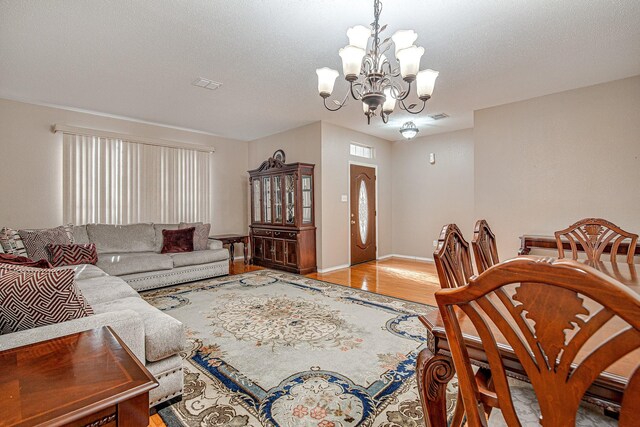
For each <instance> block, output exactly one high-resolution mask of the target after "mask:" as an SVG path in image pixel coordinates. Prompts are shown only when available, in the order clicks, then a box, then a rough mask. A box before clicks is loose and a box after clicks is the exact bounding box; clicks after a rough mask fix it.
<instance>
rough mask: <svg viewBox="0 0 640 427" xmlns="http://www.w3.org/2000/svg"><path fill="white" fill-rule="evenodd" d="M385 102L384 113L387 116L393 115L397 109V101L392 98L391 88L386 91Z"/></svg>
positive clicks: (383, 105)
mask: <svg viewBox="0 0 640 427" xmlns="http://www.w3.org/2000/svg"><path fill="white" fill-rule="evenodd" d="M384 96H385V101H384V104H382V111H383V112H384V113H385V114H391V113H393V109H394V108H396V99H395V98H394V97H393V96H391V88H390V87H388V88H386V89H385V90H384Z"/></svg>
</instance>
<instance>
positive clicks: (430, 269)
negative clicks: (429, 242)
mask: <svg viewBox="0 0 640 427" xmlns="http://www.w3.org/2000/svg"><path fill="white" fill-rule="evenodd" d="M307 277H310V278H312V279H318V280H323V281H325V282H331V283H337V284H339V285H344V286H350V287H352V288H357V289H364V290H366V291H370V292H375V293H378V294H382V295H388V296H391V297H396V298H402V299H406V300H409V301H414V302H420V303H423V304H429V305H436V300H435V298H434V294H435V292H436V291H437V290H438V289H440V282H439V281H438V274H437V272H436V266H435V264H433V263H430V262H424V261H414V260H407V259H402V258H389V259H385V260H382V261H371V262H366V263H363V264H358V265H354V266H352V267H348V268H344V269H341V270H336V271H331V272H329V273H313V274H308V275H307Z"/></svg>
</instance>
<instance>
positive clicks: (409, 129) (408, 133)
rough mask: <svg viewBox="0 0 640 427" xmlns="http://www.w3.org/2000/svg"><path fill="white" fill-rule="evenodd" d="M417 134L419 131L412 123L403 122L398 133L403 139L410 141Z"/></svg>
mask: <svg viewBox="0 0 640 427" xmlns="http://www.w3.org/2000/svg"><path fill="white" fill-rule="evenodd" d="M418 132H420V131H419V130H418V127H417V126H416V124H415V123H413V122H405V123H404V124H403V125H402V127H401V128H400V133H401V134H402V136H403V137H404V138H405V139H411V138H413V137H415V136H416V135H417V134H418Z"/></svg>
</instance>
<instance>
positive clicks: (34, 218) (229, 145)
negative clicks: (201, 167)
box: [0, 99, 248, 233]
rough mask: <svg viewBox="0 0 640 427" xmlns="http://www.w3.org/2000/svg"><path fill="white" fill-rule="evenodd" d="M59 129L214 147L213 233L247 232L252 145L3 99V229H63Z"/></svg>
mask: <svg viewBox="0 0 640 427" xmlns="http://www.w3.org/2000/svg"><path fill="white" fill-rule="evenodd" d="M55 124H65V125H71V126H78V127H84V128H91V129H98V130H106V131H112V132H119V133H124V134H129V135H133V136H142V137H147V138H157V139H167V140H173V141H180V142H187V143H197V144H205V145H210V146H213V147H215V150H216V152H215V154H214V155H213V158H214V160H213V161H214V165H213V170H214V187H213V195H212V197H213V200H214V201H215V203H214V209H213V212H212V218H211V224H212V232H213V233H240V232H246V231H247V216H246V209H245V206H246V204H245V201H246V199H247V188H246V186H245V185H244V184H245V183H246V170H247V158H248V151H247V150H248V143H246V142H243V141H236V140H232V139H226V138H219V137H215V136H211V135H207V134H202V133H196V132H188V131H183V130H177V129H171V128H168V127H163V126H155V125H149V124H144V123H138V122H134V121H128V120H121V119H115V118H110V117H103V116H98V115H94V114H88V113H80V112H76V111H70V110H64V109H60V108H51V107H43V106H37V105H33V104H26V103H22V102H16V101H9V100H5V99H0V129H1V130H2V131H1V132H0V162H1V164H0V195H2V203H0V227H2V226H9V227H15V228H21V227H52V226H56V225H60V224H61V223H62V137H61V136H60V134H58V135H56V134H54V133H53V132H52V127H53V125H55Z"/></svg>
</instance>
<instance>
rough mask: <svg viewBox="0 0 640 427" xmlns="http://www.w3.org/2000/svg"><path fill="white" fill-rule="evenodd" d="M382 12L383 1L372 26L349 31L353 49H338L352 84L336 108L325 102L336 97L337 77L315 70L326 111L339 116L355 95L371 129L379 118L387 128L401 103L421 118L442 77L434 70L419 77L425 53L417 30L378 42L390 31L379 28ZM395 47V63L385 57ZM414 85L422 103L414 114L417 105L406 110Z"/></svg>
mask: <svg viewBox="0 0 640 427" xmlns="http://www.w3.org/2000/svg"><path fill="white" fill-rule="evenodd" d="M381 10H382V4H381V3H380V0H375V1H374V3H373V16H374V21H373V23H372V24H371V26H363V25H357V26H355V27H353V28H349V30H348V31H347V37H348V38H349V45H347V46H346V47H344V48H342V49H340V51H339V52H338V54H339V55H340V57H341V58H342V71H343V73H344V78H345V80H346V81H347V82H349V90H348V91H347V94H346V95H345V96H344V99H343V100H342V102H340V101H338V100H333V104H334V105H335V107H333V106H330V104H329V105H327V98H329V96H331V93H332V92H333V86H334V84H335V81H336V78H337V77H338V75H339V73H338V72H337V71H336V70H332V69H331V68H326V67H325V68H318V69H317V70H316V73H317V74H318V92H319V93H320V96H321V97H322V98H323V100H324V106H325V107H326V108H327V110H329V111H337V110H339V109H340V108H342V107H343V106H344V105H345V104H346V102H347V99H348V98H349V94H351V96H352V97H353V99H355V100H358V101H362V109H363V111H364V114H365V116H367V123H371V117H372V116H374V115H376V113H377V114H378V115H380V117H381V118H382V121H383V122H384V123H387V121H388V119H389V115H390V114H391V113H392V112H393V110H394V108H395V106H396V102H399V103H400V109H401V110H405V111H407V112H409V113H411V114H418V113H421V112H422V111H423V110H424V108H425V106H426V103H427V101H428V100H429V98H431V94H432V93H433V86H434V84H435V81H436V78H437V77H438V72H437V71H434V70H423V71H420V72H419V71H418V70H419V69H420V58H421V57H422V55H423V54H424V48H422V47H418V46H415V45H414V44H413V43H414V42H415V41H416V39H417V38H418V34H416V33H415V32H414V31H413V30H400V31H396V32H395V34H394V35H393V36H391V37H387V38H386V39H385V40H384V41H383V42H382V43H381V42H380V33H382V32H383V31H384V30H385V29H386V28H387V26H386V25H383V26H382V27H380V24H379V23H378V21H379V19H380V12H381ZM369 39H371V42H370V41H369ZM392 44H393V45H394V46H395V60H394V61H393V62H392V61H390V60H389V59H387V57H386V56H385V53H386V52H387V51H388V50H389V49H390V48H391V45H392ZM367 47H369V50H367ZM414 81H415V82H416V86H417V88H416V92H417V96H418V99H419V100H420V101H422V107H420V108H416V107H418V103H412V104H409V105H406V104H405V100H406V99H407V97H408V96H409V93H410V92H411V86H412V84H413V82H414ZM403 82H404V83H403Z"/></svg>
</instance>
